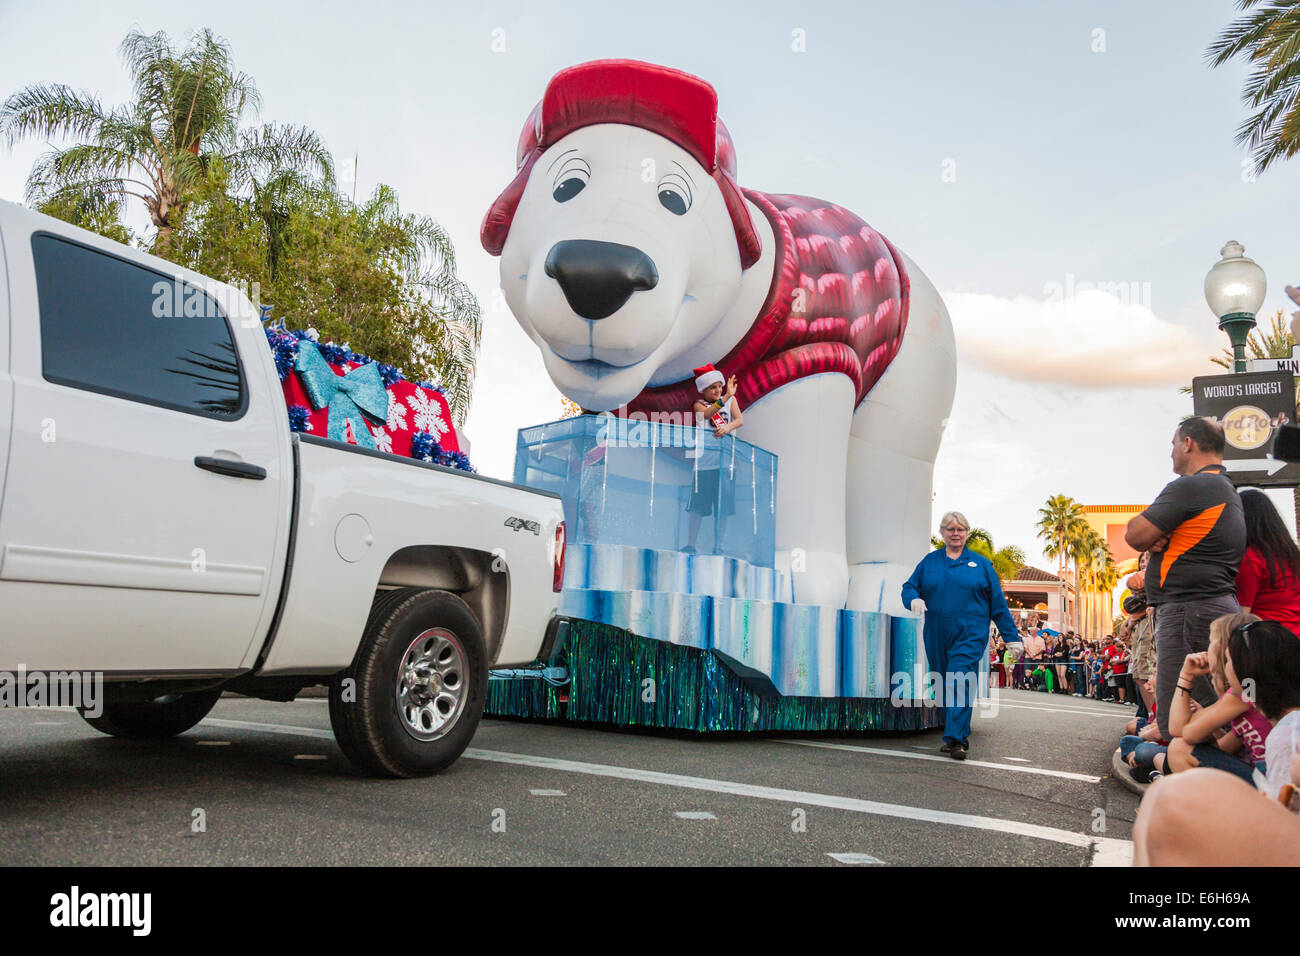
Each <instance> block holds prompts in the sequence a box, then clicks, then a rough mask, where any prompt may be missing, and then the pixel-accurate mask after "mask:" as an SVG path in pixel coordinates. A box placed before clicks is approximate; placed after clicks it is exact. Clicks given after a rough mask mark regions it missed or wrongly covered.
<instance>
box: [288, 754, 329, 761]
mask: <svg viewBox="0 0 1300 956" xmlns="http://www.w3.org/2000/svg"><path fill="white" fill-rule="evenodd" d="M293 759H294V760H328V759H329V758H328V757H326V756H325V755H324V754H294V755H293Z"/></svg>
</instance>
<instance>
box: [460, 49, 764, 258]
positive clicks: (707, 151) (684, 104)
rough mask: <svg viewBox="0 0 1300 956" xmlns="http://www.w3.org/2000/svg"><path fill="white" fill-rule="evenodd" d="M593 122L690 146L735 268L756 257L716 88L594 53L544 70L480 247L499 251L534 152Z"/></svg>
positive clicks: (757, 244) (485, 223)
mask: <svg viewBox="0 0 1300 956" xmlns="http://www.w3.org/2000/svg"><path fill="white" fill-rule="evenodd" d="M598 123H622V124H624V125H627V126H639V127H640V128H641V129H646V130H649V131H650V132H652V133H658V134H659V135H660V136H663V137H664V138H665V139H670V140H672V141H673V142H674V143H676V144H677V145H678V146H680V147H682V149H684V150H686V151H687V152H688V153H690V154H691V156H693V157H694V158H695V159H696V161H697V162H699V164H700V165H701V166H703V167H704V170H705V172H707V173H708V174H709V175H711V176H712V177H713V178H714V180H715V181H716V182H717V184H718V187H719V188H720V189H721V190H722V198H723V199H724V200H725V202H726V204H727V213H728V214H729V215H730V216H731V225H732V228H733V229H734V230H735V233H736V246H737V248H738V250H739V252H740V267H741V268H742V269H748V268H749V267H750V266H752V265H753V264H754V263H755V262H757V261H758V258H759V256H760V254H761V253H762V244H761V242H760V241H759V238H758V233H757V232H755V231H754V224H753V223H752V222H751V221H750V218H749V210H748V209H746V208H745V201H744V199H743V198H742V197H741V194H740V187H739V186H738V185H736V150H735V147H734V146H733V145H732V143H731V135H730V134H729V133H728V132H727V128H726V127H725V126H724V125H723V124H722V121H721V120H720V119H718V94H717V91H716V90H714V88H713V87H712V86H710V85H709V84H708V83H705V82H704V81H703V80H701V79H700V78H699V77H697V76H692V75H691V74H689V73H683V72H682V71H681V70H673V69H669V68H668V67H666V66H655V65H653V64H650V63H642V62H640V61H638V60H594V61H592V62H590V63H581V64H579V65H577V66H571V67H569V68H568V69H566V70H561V71H560V72H559V73H556V74H555V76H553V77H551V82H550V83H548V84H547V86H546V92H545V93H544V94H543V96H542V101H541V102H540V103H538V104H537V106H535V107H534V108H533V111H532V113H530V114H529V116H528V119H527V121H526V122H525V123H524V129H523V132H522V133H521V134H520V136H519V145H518V150H517V154H516V163H517V168H518V172H517V173H516V174H515V178H514V179H513V180H512V181H511V183H510V185H509V186H507V187H506V189H505V192H503V193H502V194H501V195H500V196H498V197H497V200H496V202H494V203H493V204H492V207H491V208H490V209H489V210H488V212H487V215H486V216H484V217H483V226H482V229H481V230H480V233H479V237H480V239H481V240H482V242H483V248H484V249H486V250H487V251H488V252H489V253H491V254H492V255H494V256H499V255H501V250H502V249H503V248H504V247H505V244H506V236H507V235H508V234H509V233H510V224H511V223H512V222H513V221H514V218H515V210H516V209H517V208H518V207H519V200H520V198H521V197H522V196H523V194H524V187H525V186H526V185H527V184H528V177H529V175H530V174H531V173H532V170H533V165H534V164H535V163H536V162H537V159H538V157H540V156H541V155H542V153H544V152H545V151H546V150H547V149H549V148H550V147H551V146H553V145H555V143H557V142H559V141H560V140H561V139H563V138H564V137H565V136H567V135H569V134H570V133H572V132H573V131H574V130H577V129H581V128H582V127H584V126H594V125H596V124H598Z"/></svg>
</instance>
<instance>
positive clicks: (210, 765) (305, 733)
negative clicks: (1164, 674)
mask: <svg viewBox="0 0 1300 956" xmlns="http://www.w3.org/2000/svg"><path fill="white" fill-rule="evenodd" d="M1131 715H1132V708H1127V707H1120V706H1118V705H1115V704H1102V703H1093V702H1089V701H1085V700H1081V699H1080V698H1077V697H1049V696H1048V695H1045V694H1037V693H1031V692H1027V691H1009V692H1005V693H1004V694H1003V696H1002V697H1001V698H1000V701H999V708H998V713H997V715H996V716H993V717H988V718H979V717H977V718H976V720H975V726H974V732H973V735H972V738H971V754H970V759H969V760H968V761H966V762H965V763H958V762H956V761H953V760H950V759H949V758H947V757H944V756H942V755H940V754H939V753H938V746H939V743H940V735H939V733H938V732H937V731H936V732H931V733H926V734H917V735H893V736H874V737H865V736H837V737H808V736H802V737H796V736H766V737H753V736H747V737H727V738H721V739H719V738H712V739H700V738H694V737H685V736H669V735H664V734H652V733H644V732H638V733H630V732H619V731H610V730H593V729H588V728H584V727H579V726H561V725H546V724H533V723H522V722H514V721H503V720H485V721H484V722H483V724H482V726H481V727H480V728H479V731H478V734H477V735H476V736H475V738H474V741H473V744H472V746H471V749H470V751H469V752H467V754H466V755H465V756H464V757H462V758H461V760H460V761H458V762H457V763H456V764H455V765H454V766H453V767H451V768H450V769H449V770H447V771H446V772H444V773H443V774H441V775H440V776H437V777H433V778H427V779H420V780H375V779H370V778H367V777H364V776H361V775H360V774H359V773H358V772H356V771H355V770H354V769H353V768H352V766H351V764H349V763H348V762H347V760H346V759H345V758H344V757H343V755H342V754H341V753H340V751H339V750H338V747H337V746H336V745H335V744H334V741H333V738H332V735H331V734H330V732H329V718H328V715H327V712H326V706H325V702H324V701H322V700H318V699H314V700H313V699H307V700H299V701H295V702H294V703H290V704H276V703H266V702H262V701H255V700H246V699H240V698H231V699H224V700H222V701H221V702H220V703H219V704H218V705H217V707H216V709H215V710H214V711H213V713H212V715H211V716H210V717H209V718H208V719H207V720H205V721H204V722H203V723H201V724H200V725H199V726H198V727H196V728H195V729H193V730H191V731H190V732H188V733H186V734H184V735H182V736H181V737H179V738H177V739H175V740H171V741H165V742H163V743H161V744H157V743H151V744H144V743H135V742H128V741H121V740H116V739H113V738H109V737H105V736H103V735H101V734H99V733H97V732H96V731H94V730H92V729H91V728H90V727H88V726H87V725H86V724H84V723H83V722H82V721H81V720H80V718H78V717H77V716H76V714H74V713H71V712H68V711H50V710H45V711H42V710H3V711H0V864H84V865H110V866H118V865H139V864H179V865H213V864H218V865H220V864H242V865H279V864H309V865H331V864H380V865H409V864H423V865H430V864H432V865H448V864H452V865H480V864H543V865H584V864H588V865H601V864H614V865H659V864H687V865H699V866H732V865H761V866H779V865H786V864H801V865H809V864H813V865H843V864H845V863H849V864H856V865H861V864H866V865H874V863H876V862H878V863H881V864H885V865H895V866H899V865H902V866H906V865H931V866H978V865H1029V866H1089V865H1106V864H1120V865H1124V864H1127V863H1128V862H1129V860H1130V858H1131V843H1130V837H1131V833H1132V823H1133V818H1134V812H1135V810H1136V808H1137V802H1138V800H1137V797H1136V796H1135V795H1133V794H1132V793H1130V792H1129V791H1128V790H1126V789H1125V788H1123V787H1122V786H1121V785H1120V784H1119V783H1118V782H1117V781H1116V780H1114V779H1113V778H1112V777H1111V776H1110V773H1111V764H1110V756H1111V753H1112V751H1113V750H1114V748H1115V744H1116V741H1117V739H1118V737H1119V734H1120V733H1121V731H1122V728H1123V724H1124V721H1125V720H1126V719H1127V718H1128V717H1129V716H1131ZM200 821H201V822H202V824H203V827H202V828H199V827H198V826H197V823H198V822H200ZM196 831H197V832H196Z"/></svg>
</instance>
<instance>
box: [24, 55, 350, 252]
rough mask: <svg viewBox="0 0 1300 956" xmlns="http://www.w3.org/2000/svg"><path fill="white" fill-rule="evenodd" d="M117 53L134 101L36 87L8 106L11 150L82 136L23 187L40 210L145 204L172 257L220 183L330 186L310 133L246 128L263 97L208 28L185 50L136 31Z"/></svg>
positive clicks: (329, 172)
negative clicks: (284, 176)
mask: <svg viewBox="0 0 1300 956" xmlns="http://www.w3.org/2000/svg"><path fill="white" fill-rule="evenodd" d="M121 53H122V59H123V61H124V62H125V65H126V68H127V70H128V71H129V72H130V74H131V81H132V87H133V90H134V97H133V99H132V101H131V102H130V103H129V104H126V105H123V106H116V107H111V108H109V107H105V106H104V105H103V104H102V103H101V102H100V101H99V99H98V98H97V97H95V96H94V95H93V94H90V93H87V92H78V91H76V90H73V89H72V88H70V87H68V86H64V85H62V84H53V85H46V84H35V85H32V86H28V87H27V88H25V89H23V90H20V91H18V92H17V93H14V94H13V95H11V96H10V97H9V98H8V99H6V100H5V102H4V104H3V105H0V137H3V138H4V139H5V140H6V141H7V142H8V145H9V146H11V147H12V146H13V144H14V143H15V142H17V141H18V140H20V139H23V138H25V137H29V136H36V137H43V138H47V137H48V138H74V139H76V140H78V142H75V143H74V144H73V145H71V146H67V147H65V148H62V149H54V150H52V151H50V152H48V153H46V154H45V155H44V156H42V157H41V158H40V159H39V160H38V161H37V163H36V165H35V166H34V167H33V169H32V171H31V174H30V175H29V176H28V179H27V199H28V202H29V203H31V204H32V205H37V206H39V205H43V204H46V203H52V202H53V203H63V204H65V205H67V204H71V206H72V207H74V208H75V207H76V206H77V205H85V206H87V207H89V208H98V207H99V206H101V205H102V203H103V202H104V201H119V202H125V201H127V200H129V199H137V200H139V201H140V202H142V203H143V204H144V206H145V208H146V209H147V210H148V212H149V218H150V220H151V222H152V223H153V226H154V228H155V230H156V234H155V236H154V251H155V252H159V253H165V251H166V249H167V247H168V244H169V243H170V240H171V236H172V233H173V232H174V230H175V229H176V228H177V226H178V225H179V224H180V222H181V220H182V219H183V218H184V215H185V210H186V208H187V207H188V206H189V204H190V203H192V202H193V201H194V200H195V199H197V198H200V197H202V196H203V195H204V194H205V193H206V192H207V191H208V189H209V188H210V186H211V183H212V179H213V177H214V175H215V176H219V177H220V179H221V180H222V182H223V183H224V184H225V186H226V188H228V189H231V190H234V191H236V192H238V191H241V190H248V189H251V187H252V185H253V183H254V182H255V181H256V180H257V179H258V178H259V176H260V177H262V178H263V180H265V179H266V178H269V176H270V175H271V174H273V173H275V172H277V171H280V170H294V171H298V172H303V173H313V174H316V175H319V176H321V177H323V178H324V179H325V180H327V181H331V180H332V179H333V175H334V164H333V160H332V158H331V156H330V154H329V151H328V150H326V148H325V146H324V144H323V143H322V142H321V140H320V138H319V137H318V136H317V135H316V134H315V133H314V132H312V131H311V130H308V129H305V128H303V127H298V126H276V125H274V124H266V125H263V126H260V127H256V128H243V127H242V126H241V122H242V120H243V118H244V115H245V114H246V113H249V112H253V113H255V112H256V111H257V109H258V108H259V106H260V105H261V97H260V95H259V94H258V92H257V87H256V86H255V85H254V83H253V79H252V77H250V76H248V75H247V74H245V73H237V72H236V71H235V69H234V67H233V65H232V64H231V59H230V48H229V45H228V44H227V43H226V42H225V41H224V40H220V39H218V38H216V37H214V36H213V35H212V32H211V31H210V30H204V31H203V32H202V33H201V34H198V35H197V36H194V37H192V38H191V39H190V40H189V42H188V44H187V46H186V47H185V49H183V50H180V51H177V50H175V49H173V47H172V44H171V40H170V39H169V38H168V36H167V34H165V33H162V32H159V33H154V34H152V35H146V34H144V33H140V32H137V31H133V32H131V33H130V34H128V35H127V37H126V39H125V40H123V41H122V46H121Z"/></svg>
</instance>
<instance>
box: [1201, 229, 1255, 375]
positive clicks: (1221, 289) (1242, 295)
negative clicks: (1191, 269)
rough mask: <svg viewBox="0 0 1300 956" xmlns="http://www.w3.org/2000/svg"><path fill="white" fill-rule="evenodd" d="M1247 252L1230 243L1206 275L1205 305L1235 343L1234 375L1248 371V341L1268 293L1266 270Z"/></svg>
mask: <svg viewBox="0 0 1300 956" xmlns="http://www.w3.org/2000/svg"><path fill="white" fill-rule="evenodd" d="M1245 252H1246V250H1245V248H1244V247H1243V246H1242V244H1241V243H1239V242H1237V241H1235V240H1230V241H1229V242H1228V244H1227V245H1225V246H1224V247H1223V248H1222V249H1220V250H1219V254H1220V255H1221V256H1222V257H1223V258H1221V259H1220V260H1219V261H1218V262H1216V263H1215V264H1214V266H1213V267H1212V268H1211V269H1210V271H1209V272H1208V273H1206V275H1205V301H1206V302H1207V303H1209V306H1210V310H1211V311H1212V312H1213V313H1214V314H1215V315H1217V316H1218V317H1219V328H1221V329H1222V330H1223V331H1225V332H1227V333H1228V338H1229V340H1231V342H1232V359H1233V369H1232V370H1233V371H1234V372H1244V371H1246V340H1247V338H1248V337H1249V336H1250V330H1251V329H1253V328H1254V327H1255V314H1256V313H1257V312H1259V309H1260V306H1262V305H1263V304H1264V294H1265V293H1266V292H1267V291H1268V283H1267V281H1266V280H1265V278H1264V270H1263V269H1261V268H1260V267H1259V264H1258V263H1256V262H1255V261H1254V260H1253V259H1247V258H1246V255H1245Z"/></svg>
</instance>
